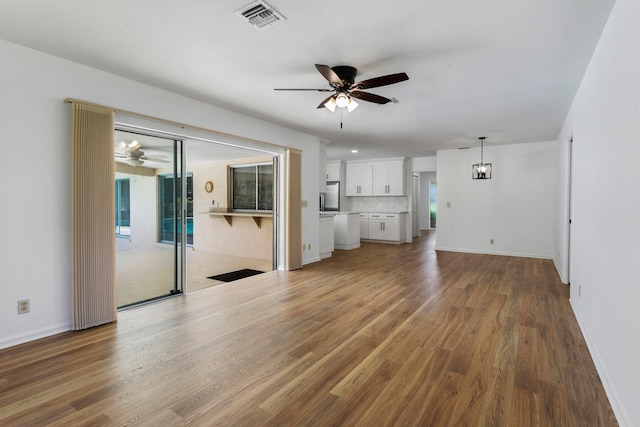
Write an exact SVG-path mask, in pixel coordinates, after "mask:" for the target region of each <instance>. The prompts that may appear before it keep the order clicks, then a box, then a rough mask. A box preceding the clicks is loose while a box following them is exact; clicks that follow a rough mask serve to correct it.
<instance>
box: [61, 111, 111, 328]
mask: <svg viewBox="0 0 640 427" xmlns="http://www.w3.org/2000/svg"><path fill="white" fill-rule="evenodd" d="M72 108H73V130H72V151H73V160H72V176H73V178H72V329H73V330H80V329H86V328H90V327H93V326H98V325H102V324H104V323H109V322H113V321H115V320H116V317H117V300H116V276H115V259H116V258H115V237H114V224H115V180H114V177H115V162H114V160H113V159H114V151H115V148H114V123H113V121H114V120H113V117H114V114H113V111H112V110H110V109H107V108H102V107H98V106H95V105H88V104H83V103H76V102H73V103H72Z"/></svg>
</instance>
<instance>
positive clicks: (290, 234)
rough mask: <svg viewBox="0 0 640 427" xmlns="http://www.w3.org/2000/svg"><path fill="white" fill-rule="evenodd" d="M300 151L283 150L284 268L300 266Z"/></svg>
mask: <svg viewBox="0 0 640 427" xmlns="http://www.w3.org/2000/svg"><path fill="white" fill-rule="evenodd" d="M301 158H302V153H301V152H300V151H298V150H294V149H286V150H285V162H286V165H287V168H286V176H285V183H286V190H285V197H286V199H285V200H286V208H285V211H286V212H285V214H286V218H287V219H286V228H285V229H286V233H287V237H286V240H287V241H286V252H285V253H286V255H285V258H286V259H285V268H286V269H287V270H295V269H298V268H302V206H301V199H302V164H301V163H302V162H301Z"/></svg>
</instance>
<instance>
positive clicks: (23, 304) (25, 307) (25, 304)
mask: <svg viewBox="0 0 640 427" xmlns="http://www.w3.org/2000/svg"><path fill="white" fill-rule="evenodd" d="M30 309H31V307H30V304H29V300H28V299H21V300H20V301H18V314H25V313H28V312H29V310H30Z"/></svg>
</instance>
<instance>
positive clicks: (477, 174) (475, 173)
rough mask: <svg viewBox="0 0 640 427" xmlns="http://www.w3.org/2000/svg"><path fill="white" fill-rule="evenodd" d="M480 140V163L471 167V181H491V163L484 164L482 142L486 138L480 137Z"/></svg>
mask: <svg viewBox="0 0 640 427" xmlns="http://www.w3.org/2000/svg"><path fill="white" fill-rule="evenodd" d="M478 139H479V140H480V163H476V164H474V165H473V166H472V167H471V178H472V179H491V163H485V162H484V140H485V139H486V137H484V136H481V137H479V138H478Z"/></svg>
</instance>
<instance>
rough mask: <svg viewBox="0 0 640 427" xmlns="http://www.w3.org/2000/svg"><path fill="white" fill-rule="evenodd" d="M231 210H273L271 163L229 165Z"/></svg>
mask: <svg viewBox="0 0 640 427" xmlns="http://www.w3.org/2000/svg"><path fill="white" fill-rule="evenodd" d="M230 194H231V207H232V208H233V210H247V211H272V210H273V164H271V163H267V164H258V165H242V166H231V191H230Z"/></svg>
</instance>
